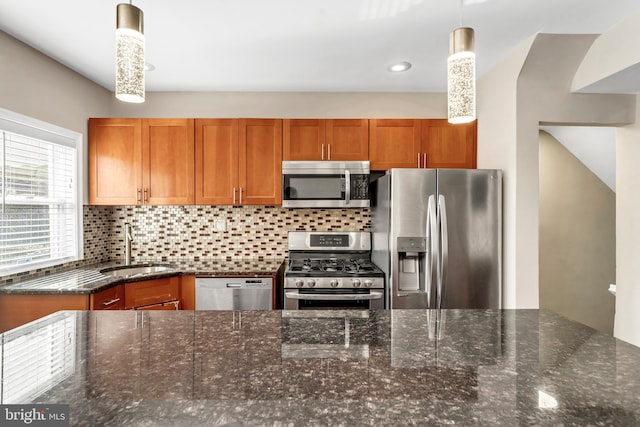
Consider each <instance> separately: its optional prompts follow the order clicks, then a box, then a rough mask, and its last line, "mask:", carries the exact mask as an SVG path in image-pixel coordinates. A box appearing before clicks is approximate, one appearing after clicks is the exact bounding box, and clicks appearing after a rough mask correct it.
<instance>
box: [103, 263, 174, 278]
mask: <svg viewBox="0 0 640 427" xmlns="http://www.w3.org/2000/svg"><path fill="white" fill-rule="evenodd" d="M174 269H175V268H174V267H173V266H171V265H161V264H145V265H123V266H120V267H109V268H104V269H102V270H100V273H102V274H105V275H107V276H114V277H136V276H143V275H146V274H153V273H163V272H167V271H173V270H174Z"/></svg>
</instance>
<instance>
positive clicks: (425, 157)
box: [422, 153, 427, 168]
mask: <svg viewBox="0 0 640 427" xmlns="http://www.w3.org/2000/svg"><path fill="white" fill-rule="evenodd" d="M423 157H424V162H422V164H423V165H424V166H423V167H424V168H426V167H427V153H424V156H423Z"/></svg>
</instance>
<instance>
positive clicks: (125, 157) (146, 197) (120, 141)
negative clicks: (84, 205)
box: [89, 119, 194, 205]
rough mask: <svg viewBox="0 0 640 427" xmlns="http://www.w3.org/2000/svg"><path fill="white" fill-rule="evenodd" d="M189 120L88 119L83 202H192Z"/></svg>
mask: <svg viewBox="0 0 640 427" xmlns="http://www.w3.org/2000/svg"><path fill="white" fill-rule="evenodd" d="M193 126H194V120H193V119H89V203H90V204H92V205H141V204H145V205H146V204H149V205H167V204H192V203H193V202H194V182H193V176H194V168H193V163H194V160H193V156H194V140H193V134H194V131H193Z"/></svg>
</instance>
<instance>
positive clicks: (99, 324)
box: [86, 311, 147, 399]
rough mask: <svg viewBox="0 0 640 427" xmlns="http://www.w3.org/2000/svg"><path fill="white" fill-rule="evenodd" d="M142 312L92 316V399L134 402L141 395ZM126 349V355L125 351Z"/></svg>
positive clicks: (89, 376)
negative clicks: (130, 400)
mask: <svg viewBox="0 0 640 427" xmlns="http://www.w3.org/2000/svg"><path fill="white" fill-rule="evenodd" d="M141 314H142V313H139V312H130V311H106V312H101V313H99V314H98V313H95V312H90V313H89V314H88V321H87V350H89V351H87V359H86V370H87V374H86V383H87V393H88V395H89V396H90V397H93V398H99V399H103V398H104V399H133V398H136V397H137V396H138V395H139V393H140V388H141V386H142V387H144V386H146V385H145V384H141V375H140V374H141V359H142V353H143V352H145V351H146V348H147V347H146V344H145V343H143V342H142V339H141V338H142V336H141V332H142V325H143V323H142V321H141V316H140V315H141ZM123 349H126V351H123Z"/></svg>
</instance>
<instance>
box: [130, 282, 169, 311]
mask: <svg viewBox="0 0 640 427" xmlns="http://www.w3.org/2000/svg"><path fill="white" fill-rule="evenodd" d="M124 286H125V289H124V307H125V309H127V310H129V309H132V308H138V307H143V306H146V305H153V304H159V303H163V302H169V301H174V300H178V299H179V298H180V277H179V276H175V277H169V278H166V279H155V280H144V281H142V282H130V283H126V284H125V285H124Z"/></svg>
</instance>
